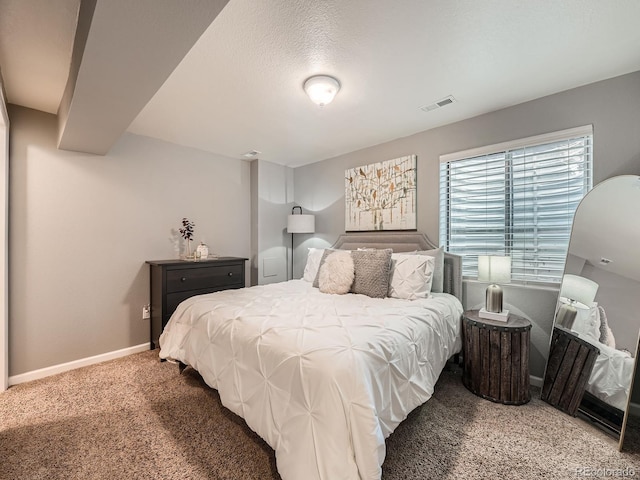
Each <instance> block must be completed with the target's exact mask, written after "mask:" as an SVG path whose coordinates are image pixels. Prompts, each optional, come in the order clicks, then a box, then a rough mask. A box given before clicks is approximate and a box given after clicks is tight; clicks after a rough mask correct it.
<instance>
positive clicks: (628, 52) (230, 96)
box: [129, 0, 640, 166]
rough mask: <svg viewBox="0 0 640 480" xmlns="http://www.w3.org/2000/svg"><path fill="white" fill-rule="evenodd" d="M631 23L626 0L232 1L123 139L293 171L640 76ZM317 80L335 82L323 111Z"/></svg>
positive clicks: (636, 14) (639, 12) (638, 6)
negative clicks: (315, 94)
mask: <svg viewBox="0 0 640 480" xmlns="http://www.w3.org/2000/svg"><path fill="white" fill-rule="evenodd" d="M638 18H640V2H638V1H635V0H634V1H617V2H616V3H615V8H612V5H611V3H610V2H602V1H600V0H589V1H587V0H563V1H562V2H558V1H536V2H514V1H513V0H491V1H488V0H485V1H478V0H458V1H455V2H451V1H424V0H403V1H401V2H389V1H388V0H350V1H343V0H328V1H322V2H319V1H317V0H297V1H296V2H291V1H285V0H261V1H260V2H255V1H254V0H231V1H230V2H229V4H228V5H227V6H226V7H225V9H224V10H223V11H222V13H221V14H220V15H219V16H218V18H216V20H215V21H214V22H213V23H212V25H211V26H210V27H209V29H208V30H207V31H206V32H205V33H204V35H203V36H202V37H201V38H200V40H199V41H198V42H197V43H196V44H195V46H194V47H193V48H192V50H191V51H190V52H189V54H187V56H186V57H185V58H184V60H183V61H182V63H181V64H180V65H179V66H178V68H177V69H176V70H175V71H174V73H173V74H172V75H171V76H170V77H169V79H168V80H167V81H166V82H165V84H164V85H163V87H162V88H161V89H160V90H159V91H158V93H157V94H156V95H155V96H154V98H153V99H152V100H151V101H150V102H149V103H148V104H147V106H146V107H145V108H144V109H143V110H142V112H141V113H140V115H139V116H138V118H137V119H136V120H135V121H134V122H133V123H132V124H131V126H130V128H129V130H130V131H131V132H134V133H139V134H144V135H149V136H152V137H158V138H163V139H166V140H170V141H172V142H175V143H179V144H185V145H192V146H195V147H198V148H201V149H203V150H209V151H214V152H217V153H221V154H224V155H227V156H230V157H239V156H240V155H241V154H242V153H243V152H246V151H248V150H251V149H256V150H259V151H260V152H262V154H261V155H260V158H262V159H264V160H269V161H272V162H276V163H282V164H286V165H292V166H294V165H301V164H305V163H310V162H314V161H318V160H322V159H325V158H329V157H333V156H336V155H338V154H342V153H347V152H350V151H354V150H356V149H359V148H363V147H366V146H370V145H375V144H378V143H382V142H385V141H388V140H392V139H395V138H399V137H403V136H407V135H410V134H413V133H416V132H419V131H423V130H426V129H429V128H432V127H435V126H439V125H444V124H447V123H451V122H453V121H457V120H461V119H464V118H468V117H471V116H475V115H478V114H481V113H485V112H489V111H493V110H497V109H500V108H503V107H506V106H509V105H513V104H517V103H521V102H524V101H527V100H531V99H534V98H538V97H541V96H544V95H548V94H551V93H555V92H558V91H562V90H566V89H569V88H572V87H576V86H579V85H583V84H587V83H591V82H594V81H597V80H602V79H605V78H610V77H613V76H617V75H620V74H623V73H629V72H632V71H636V70H639V69H640V29H638V28H637V19H638ZM318 73H325V74H330V75H334V76H336V77H337V78H338V79H339V80H340V82H341V83H342V89H341V91H340V92H339V93H338V96H337V97H336V99H335V100H334V102H333V103H332V104H330V105H328V106H326V107H324V108H322V109H321V108H319V107H317V106H315V105H314V104H312V103H311V102H310V101H309V99H308V98H307V97H306V96H305V94H304V92H303V90H302V83H303V82H304V80H305V79H306V78H307V77H308V76H310V75H313V74H318ZM447 95H453V96H454V97H455V98H456V99H457V102H456V103H454V104H452V105H449V106H447V107H444V108H441V109H438V110H434V111H432V112H428V113H425V112H423V111H421V110H420V109H419V107H420V106H423V105H425V104H429V103H431V102H434V101H436V100H439V99H441V98H443V97H445V96H447Z"/></svg>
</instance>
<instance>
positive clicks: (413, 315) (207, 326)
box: [160, 232, 462, 480]
mask: <svg viewBox="0 0 640 480" xmlns="http://www.w3.org/2000/svg"><path fill="white" fill-rule="evenodd" d="M363 247H366V248H375V249H382V248H391V249H393V251H394V253H397V252H413V251H420V252H424V251H425V250H427V249H434V248H435V247H434V245H433V244H432V243H431V242H430V241H429V240H428V239H427V238H426V236H424V235H422V234H420V233H397V232H393V233H391V232H389V233H386V234H381V233H379V234H368V233H365V234H362V233H354V234H345V235H343V236H341V237H340V238H339V239H338V241H337V242H336V244H334V246H333V247H332V248H334V249H345V250H356V249H357V248H363ZM441 253H442V252H441ZM443 256H444V259H443V260H442V267H441V268H442V272H441V274H442V277H443V278H442V281H441V287H440V288H441V289H442V290H443V292H442V293H439V292H432V293H430V294H429V295H428V297H427V298H417V299H413V300H406V299H402V298H371V297H369V296H367V295H362V294H353V293H349V294H346V295H333V294H326V293H322V292H320V290H319V289H318V288H315V287H313V285H312V282H309V281H306V280H304V279H301V280H290V281H288V282H282V283H278V284H270V285H263V286H255V287H250V288H244V289H240V290H231V291H222V292H216V293H212V294H208V295H200V296H196V297H192V298H190V299H188V300H186V301H184V302H183V303H181V304H180V305H179V306H178V308H177V310H176V312H175V313H174V314H173V316H172V317H171V319H170V321H169V322H168V324H167V326H166V327H165V330H164V332H163V333H162V335H161V337H160V347H161V350H160V357H161V358H163V359H173V360H177V361H179V362H181V363H183V364H186V365H190V366H191V367H193V368H195V369H196V370H197V371H198V372H199V373H200V375H201V376H202V378H203V379H204V381H205V382H206V383H207V384H208V385H209V386H211V387H212V388H215V389H217V390H218V392H219V394H220V398H221V401H222V403H223V405H225V406H226V407H227V408H229V409H230V410H231V411H233V412H234V413H236V414H237V415H239V416H241V417H242V418H244V420H245V421H246V423H247V425H248V426H249V427H250V428H251V429H252V430H254V431H255V432H257V433H258V434H259V435H260V436H261V437H262V438H263V439H264V440H265V441H266V442H267V443H268V444H269V445H270V446H271V447H272V448H273V449H274V450H275V452H276V462H277V468H278V472H279V473H280V475H281V476H282V478H283V479H284V480H299V479H305V480H306V479H318V480H339V479H380V478H381V475H382V463H383V461H384V457H385V439H386V438H387V437H388V436H389V435H390V434H391V432H393V430H394V429H395V428H396V427H397V425H398V424H399V423H400V422H401V421H402V420H404V419H405V418H406V416H407V415H408V414H409V413H410V412H411V411H412V410H413V409H414V408H416V407H417V406H419V405H421V404H423V403H424V402H426V401H427V400H428V399H429V398H430V397H431V395H432V393H433V388H434V385H435V383H436V381H437V379H438V376H439V375H440V372H441V371H442V369H443V367H444V365H445V363H446V361H447V360H448V359H449V358H450V357H452V356H453V355H454V354H456V353H458V352H459V351H460V347H461V338H460V337H461V326H460V323H461V322H460V319H461V315H462V304H461V293H462V288H461V264H460V258H459V257H457V256H455V255H449V254H444V255H443ZM305 275H306V272H305ZM434 288H435V283H434ZM438 289H439V288H435V290H438Z"/></svg>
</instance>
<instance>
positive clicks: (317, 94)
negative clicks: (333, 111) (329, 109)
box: [304, 75, 340, 107]
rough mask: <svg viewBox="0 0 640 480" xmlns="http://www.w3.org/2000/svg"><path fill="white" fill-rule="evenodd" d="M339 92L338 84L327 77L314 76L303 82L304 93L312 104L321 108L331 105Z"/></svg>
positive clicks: (333, 79)
mask: <svg viewBox="0 0 640 480" xmlns="http://www.w3.org/2000/svg"><path fill="white" fill-rule="evenodd" d="M339 90H340V82H339V81H338V80H337V79H335V78H333V77H330V76H329V75H315V76H313V77H309V78H307V79H306V80H305V82H304V91H305V92H307V95H309V98H310V99H311V101H312V102H313V103H315V104H316V105H319V106H321V107H324V106H325V105H327V104H329V103H331V102H332V101H333V99H334V97H335V96H336V94H337V93H338V91H339Z"/></svg>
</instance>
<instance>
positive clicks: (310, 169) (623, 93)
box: [294, 72, 640, 377]
mask: <svg viewBox="0 0 640 480" xmlns="http://www.w3.org/2000/svg"><path fill="white" fill-rule="evenodd" d="M460 101H464V99H460ZM446 108H455V104H454V105H452V106H450V107H446ZM430 114H431V115H437V114H438V111H437V110H435V111H434V112H432V113H430ZM390 121H393V119H390ZM588 124H592V125H593V128H594V184H596V183H598V182H600V181H602V180H604V179H606V178H609V177H611V176H615V175H622V174H638V173H640V134H639V133H640V72H635V73H633V74H629V75H624V76H621V77H617V78H614V79H610V80H606V81H603V82H598V83H594V84H591V85H586V86H583V87H579V88H576V89H572V90H568V91H566V92H561V93H558V94H555V95H551V96H548V97H544V98H540V99H537V100H533V101H530V102H527V103H523V104H520V105H516V106H513V107H509V108H505V109H503V110H499V111H496V112H492V113H488V114H485V115H481V116H478V117H475V118H471V119H468V120H464V121H461V122H458V123H454V124H451V125H446V126H443V127H440V128H435V129H432V130H427V131H424V132H421V133H417V134H415V135H412V136H409V137H406V138H401V139H397V140H394V141H392V142H388V143H384V144H381V145H377V146H374V147H370V148H366V149H363V150H359V151H357V152H352V153H349V154H346V155H342V156H340V157H336V158H332V159H328V160H325V161H323V162H318V163H315V164H312V165H307V166H304V167H298V168H296V169H295V171H294V185H295V192H296V195H295V199H296V202H298V203H299V204H300V205H302V206H303V207H305V208H306V209H308V210H311V211H314V212H315V213H316V215H317V217H316V232H317V233H316V235H315V236H314V239H313V240H312V241H309V242H306V244H305V245H301V246H300V247H298V248H297V249H296V252H295V255H296V270H297V271H298V275H299V274H300V272H301V269H302V268H303V265H304V259H305V258H306V249H305V248H303V247H304V246H318V247H323V246H326V245H329V244H331V243H333V241H335V239H336V238H337V236H338V235H339V234H340V233H342V232H344V171H345V169H347V168H352V167H356V166H359V165H365V164H368V163H373V162H380V161H383V160H388V159H391V158H396V157H400V156H403V155H410V154H417V155H418V230H419V231H422V232H424V233H426V234H427V236H429V237H430V238H431V239H432V240H433V241H435V242H436V243H437V242H438V186H439V184H438V171H439V157H440V155H442V154H445V153H452V152H457V151H461V150H466V149H470V148H474V147H481V146H485V145H492V144H495V143H500V142H505V141H509V140H515V139H519V138H525V137H530V136H533V135H539V134H543V133H548V132H553V131H557V130H563V129H567V128H571V127H577V126H581V125H588ZM485 286H486V285H485V284H482V283H479V282H476V281H467V282H466V285H465V292H466V299H465V307H466V308H473V307H477V306H480V305H482V303H483V295H484V289H485ZM556 296H557V290H554V289H543V288H526V287H521V286H509V287H507V288H506V290H505V302H506V303H507V308H510V309H511V310H513V311H515V312H518V313H520V314H521V315H523V316H525V317H527V318H529V319H530V320H531V321H532V323H533V333H532V352H531V363H530V370H531V373H532V375H535V376H538V377H541V376H542V375H543V372H544V366H545V360H544V359H545V358H546V355H547V353H548V346H549V335H550V331H551V324H552V319H553V313H554V310H555V303H556Z"/></svg>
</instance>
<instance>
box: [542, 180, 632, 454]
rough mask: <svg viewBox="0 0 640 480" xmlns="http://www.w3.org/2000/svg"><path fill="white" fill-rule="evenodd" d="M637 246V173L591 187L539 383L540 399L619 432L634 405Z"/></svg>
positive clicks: (579, 220)
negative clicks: (542, 380)
mask: <svg viewBox="0 0 640 480" xmlns="http://www.w3.org/2000/svg"><path fill="white" fill-rule="evenodd" d="M639 244H640V177H638V176H635V175H625V176H621V177H615V178H612V179H609V180H606V181H604V182H602V183H601V184H599V185H597V186H596V187H594V189H593V190H592V191H591V192H589V193H588V194H587V195H586V196H585V198H584V199H583V201H582V202H581V203H580V206H579V207H578V209H577V211H576V214H575V218H574V223H573V229H572V233H571V240H570V243H569V252H568V255H567V262H566V266H565V275H564V277H563V281H562V285H561V288H560V293H559V298H558V305H557V309H556V318H555V324H554V328H553V334H552V340H551V345H550V351H549V358H548V363H547V369H546V372H545V379H544V385H543V388H542V398H543V400H545V401H547V402H548V403H551V404H552V405H554V406H556V407H558V408H559V409H561V410H563V411H565V412H567V413H569V414H571V415H578V416H581V417H583V418H586V419H588V420H590V421H592V422H594V423H595V424H596V425H598V426H600V427H602V428H603V429H605V430H607V431H609V432H610V433H611V434H612V435H614V436H620V434H621V432H622V431H623V430H624V428H623V427H624V421H625V418H626V415H625V414H627V413H628V412H629V411H630V410H629V403H630V402H629V400H630V392H631V389H632V385H633V376H634V370H635V362H636V357H637V346H638V334H639V330H640V318H639V315H638V312H640V254H638V245H639ZM622 440H623V439H622V438H621V441H620V446H622Z"/></svg>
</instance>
